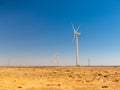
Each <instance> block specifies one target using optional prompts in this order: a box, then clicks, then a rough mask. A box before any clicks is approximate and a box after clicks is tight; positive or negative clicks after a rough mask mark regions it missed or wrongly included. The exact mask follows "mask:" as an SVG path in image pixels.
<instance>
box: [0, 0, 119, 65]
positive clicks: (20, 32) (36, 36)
mask: <svg viewBox="0 0 120 90" xmlns="http://www.w3.org/2000/svg"><path fill="white" fill-rule="evenodd" d="M72 23H73V24H74V25H75V27H77V26H78V25H79V24H80V29H79V32H80V33H81V35H80V36H79V63H80V65H87V61H88V58H89V57H90V60H91V64H92V65H120V1H119V0H0V65H8V63H9V64H10V65H49V62H50V61H51V59H52V58H53V57H54V56H55V55H56V53H59V55H60V60H59V64H60V65H75V42H74V43H72V37H73V29H72V26H71V24H72Z"/></svg>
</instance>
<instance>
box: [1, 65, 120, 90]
mask: <svg viewBox="0 0 120 90" xmlns="http://www.w3.org/2000/svg"><path fill="white" fill-rule="evenodd" d="M0 90H120V67H117V66H113V67H0Z"/></svg>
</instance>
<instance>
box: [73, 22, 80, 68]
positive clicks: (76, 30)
mask: <svg viewBox="0 0 120 90" xmlns="http://www.w3.org/2000/svg"><path fill="white" fill-rule="evenodd" d="M72 28H73V30H74V36H73V41H74V39H75V38H76V66H78V65H79V64H78V60H79V56H78V36H79V35H80V33H79V32H78V29H79V28H80V26H78V28H77V29H75V27H74V25H73V24H72Z"/></svg>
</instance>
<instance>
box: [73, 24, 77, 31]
mask: <svg viewBox="0 0 120 90" xmlns="http://www.w3.org/2000/svg"><path fill="white" fill-rule="evenodd" d="M72 28H73V30H74V32H75V31H76V30H75V28H74V25H73V24H72Z"/></svg>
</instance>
